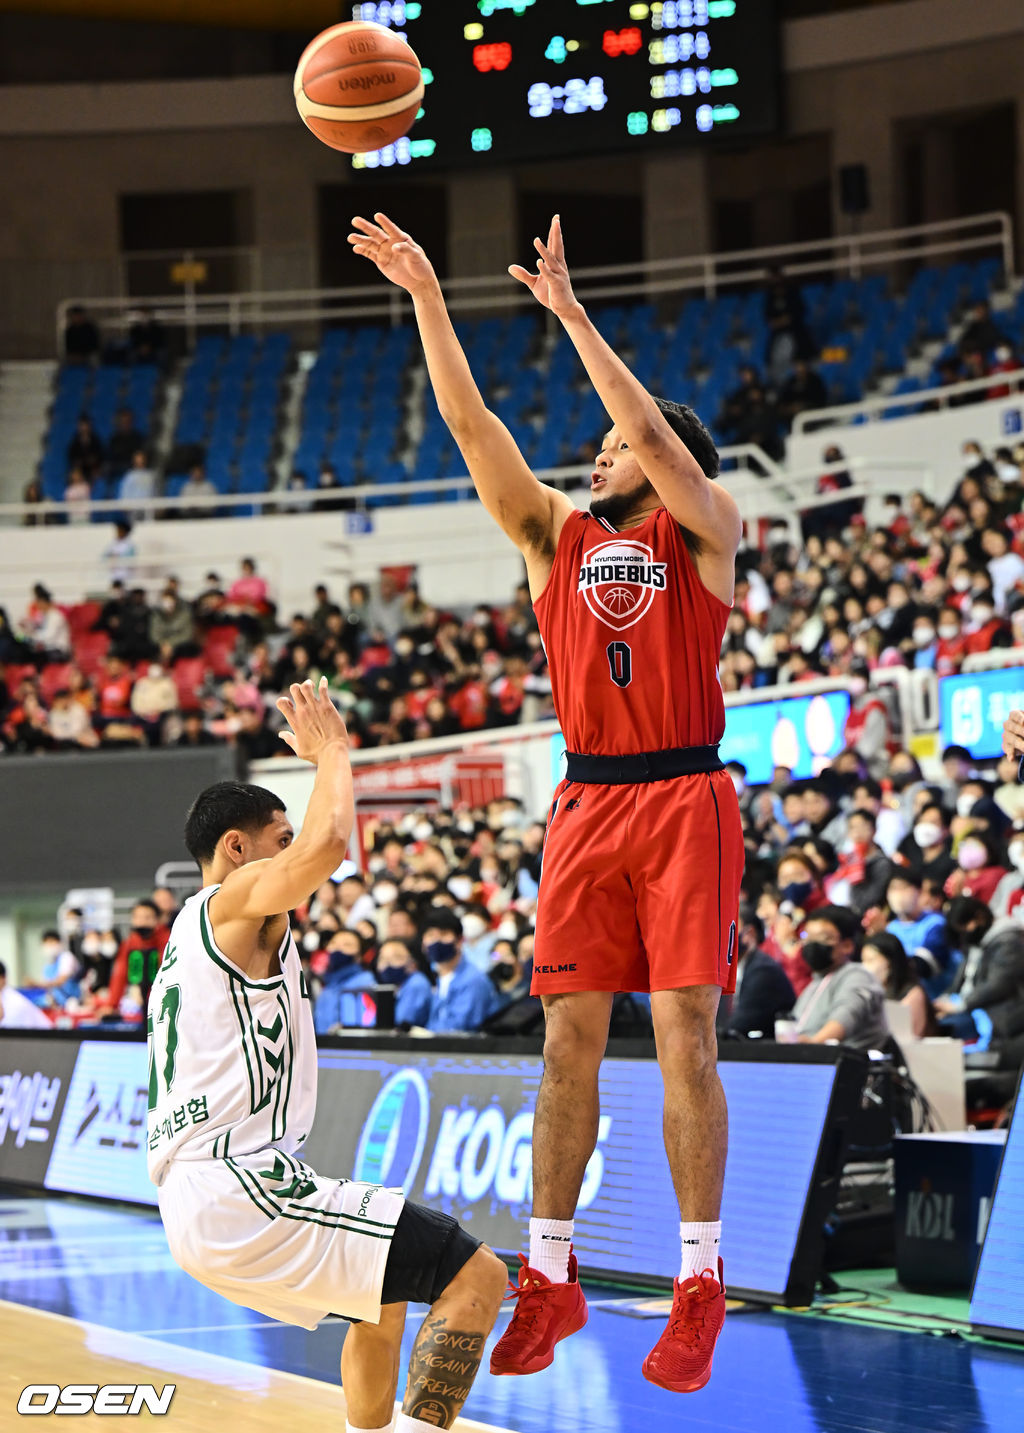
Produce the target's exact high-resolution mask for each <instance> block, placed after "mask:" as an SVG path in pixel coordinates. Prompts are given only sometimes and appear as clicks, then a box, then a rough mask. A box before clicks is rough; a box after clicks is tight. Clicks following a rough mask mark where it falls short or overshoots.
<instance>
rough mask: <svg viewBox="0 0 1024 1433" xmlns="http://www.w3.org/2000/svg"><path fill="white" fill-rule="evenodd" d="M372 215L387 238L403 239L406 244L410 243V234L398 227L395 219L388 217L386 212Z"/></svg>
mask: <svg viewBox="0 0 1024 1433" xmlns="http://www.w3.org/2000/svg"><path fill="white" fill-rule="evenodd" d="M373 217H374V218H375V219H376V221H377V223H378V224H379V225H380V227H381V228H382V229H383V230H384V233H385V234H386V235H387V236H388V238H389V239H404V241H405V242H406V243H407V244H411V243H412V235H411V234H407V233H406V232H405V230H404V229H400V228H399V227H398V225H397V224H396V223H395V221H394V220H393V219H389V218H388V216H387V215H386V214H381V213H377V214H374V216H373Z"/></svg>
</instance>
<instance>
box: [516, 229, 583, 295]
mask: <svg viewBox="0 0 1024 1433" xmlns="http://www.w3.org/2000/svg"><path fill="white" fill-rule="evenodd" d="M533 247H534V248H535V249H536V250H537V253H538V254H539V255H540V257H539V258H538V260H537V272H536V273H535V274H531V273H530V271H529V269H524V268H523V266H522V265H521V264H510V265H509V273H510V274H511V275H512V277H513V278H514V279H518V280H519V282H520V283H521V284H525V285H526V287H527V288H528V289H529V290H530V292H531V293H532V294H533V296H534V298H535V299H536V300H537V302H538V303H539V304H543V305H544V307H545V308H546V309H550V310H551V312H552V313H553V314H554V315H555V317H556V318H560V319H562V320H565V319H568V318H575V317H576V315H577V314H580V313H582V312H583V306H582V304H581V303H580V301H579V300H578V299H577V297H576V295H575V294H574V293H573V291H572V284H571V282H570V280H569V270H568V268H567V267H566V263H565V244H564V243H563V241H562V221H561V219H560V218H559V217H558V215H557V214H556V215H555V217H554V218H553V219H552V221H551V228H550V229H549V230H548V241H547V243H546V244H545V243H543V242H542V240H540V239H534V241H533Z"/></svg>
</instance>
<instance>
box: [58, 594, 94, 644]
mask: <svg viewBox="0 0 1024 1433" xmlns="http://www.w3.org/2000/svg"><path fill="white" fill-rule="evenodd" d="M63 611H64V615H65V617H66V618H67V619H68V626H69V627H70V628H71V635H72V636H73V637H77V636H78V634H79V632H88V631H89V630H90V628H91V627H92V626H93V625H94V624H95V623H96V622H97V621H98V620H99V615H100V613H101V612H102V611H103V604H102V603H101V602H76V603H75V604H74V606H72V607H65V608H64V609H63Z"/></svg>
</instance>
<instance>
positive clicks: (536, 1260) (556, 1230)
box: [530, 1219, 573, 1284]
mask: <svg viewBox="0 0 1024 1433" xmlns="http://www.w3.org/2000/svg"><path fill="white" fill-rule="evenodd" d="M572 1231H573V1221H572V1220H571V1219H531V1220H530V1268H531V1269H536V1270H537V1272H538V1274H543V1275H544V1277H545V1279H550V1280H551V1282H552V1283H553V1284H565V1283H568V1281H569V1251H570V1249H571V1247H572Z"/></svg>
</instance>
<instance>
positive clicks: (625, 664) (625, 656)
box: [607, 642, 633, 687]
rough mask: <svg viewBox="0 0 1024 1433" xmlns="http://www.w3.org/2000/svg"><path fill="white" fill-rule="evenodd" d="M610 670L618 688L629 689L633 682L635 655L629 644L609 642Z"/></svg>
mask: <svg viewBox="0 0 1024 1433" xmlns="http://www.w3.org/2000/svg"><path fill="white" fill-rule="evenodd" d="M607 653H608V670H609V671H610V672H611V676H612V681H613V682H614V683H615V685H616V686H617V687H628V686H629V684H630V682H631V681H632V680H633V653H632V652H631V651H630V648H629V643H628V642H609V643H608V647H607Z"/></svg>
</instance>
